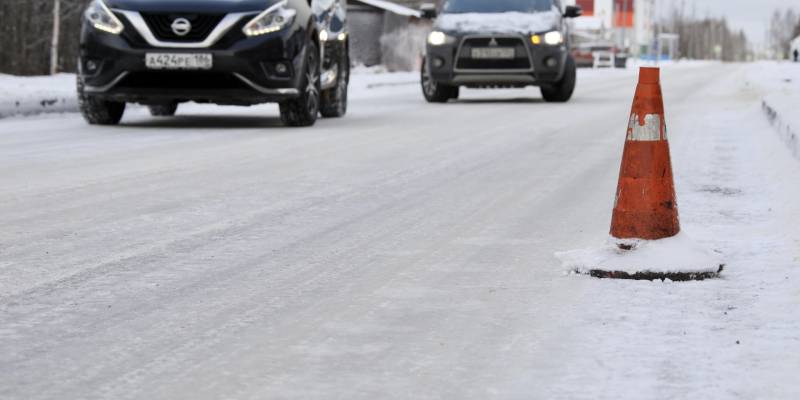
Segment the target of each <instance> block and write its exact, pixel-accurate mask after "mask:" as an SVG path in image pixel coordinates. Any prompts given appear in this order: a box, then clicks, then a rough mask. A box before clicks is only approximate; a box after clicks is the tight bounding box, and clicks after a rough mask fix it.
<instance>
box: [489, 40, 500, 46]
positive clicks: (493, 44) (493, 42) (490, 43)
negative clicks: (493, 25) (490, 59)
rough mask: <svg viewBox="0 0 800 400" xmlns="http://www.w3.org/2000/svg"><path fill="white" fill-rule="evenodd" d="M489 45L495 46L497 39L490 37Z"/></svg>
mask: <svg viewBox="0 0 800 400" xmlns="http://www.w3.org/2000/svg"><path fill="white" fill-rule="evenodd" d="M489 46H491V47H497V46H498V43H497V39H495V38H492V40H490V41H489Z"/></svg>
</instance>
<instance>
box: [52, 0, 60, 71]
mask: <svg viewBox="0 0 800 400" xmlns="http://www.w3.org/2000/svg"><path fill="white" fill-rule="evenodd" d="M60 34H61V0H53V38H52V41H51V42H50V75H55V74H57V73H58V39H59V35H60Z"/></svg>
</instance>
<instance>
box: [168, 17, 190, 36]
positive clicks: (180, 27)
mask: <svg viewBox="0 0 800 400" xmlns="http://www.w3.org/2000/svg"><path fill="white" fill-rule="evenodd" d="M172 31H173V32H175V34H176V35H178V36H186V35H188V34H189V32H191V31H192V23H191V22H189V20H188V19H186V18H177V19H175V21H172Z"/></svg>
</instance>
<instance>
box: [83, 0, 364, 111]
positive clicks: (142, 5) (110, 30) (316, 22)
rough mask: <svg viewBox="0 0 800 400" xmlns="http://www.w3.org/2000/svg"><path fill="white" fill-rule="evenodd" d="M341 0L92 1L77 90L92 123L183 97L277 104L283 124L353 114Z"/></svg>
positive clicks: (164, 106)
mask: <svg viewBox="0 0 800 400" xmlns="http://www.w3.org/2000/svg"><path fill="white" fill-rule="evenodd" d="M344 1H345V0H313V1H312V0H94V1H93V2H92V3H91V5H90V6H89V8H88V9H87V10H86V13H85V14H84V24H83V28H82V31H81V41H80V60H79V73H78V94H79V100H80V105H81V111H82V113H83V115H84V117H85V119H86V120H87V121H88V122H89V123H90V124H102V125H113V124H117V123H119V121H120V119H121V118H122V115H123V113H124V111H125V105H126V103H140V104H145V105H147V106H149V108H150V111H151V113H152V114H153V115H158V116H169V115H174V114H175V112H176V110H177V107H178V104H179V103H183V102H189V101H194V102H199V103H215V104H225V105H243V106H248V105H254V104H259V103H267V102H277V103H279V105H280V114H281V119H282V120H283V122H284V123H285V124H287V125H290V126H308V125H313V124H314V123H315V122H316V120H317V115H318V114H322V116H323V117H341V116H343V115H344V114H345V113H346V111H347V85H348V79H349V67H350V61H349V57H348V36H347V30H346V24H345V22H346V14H345V10H346V4H345V3H344Z"/></svg>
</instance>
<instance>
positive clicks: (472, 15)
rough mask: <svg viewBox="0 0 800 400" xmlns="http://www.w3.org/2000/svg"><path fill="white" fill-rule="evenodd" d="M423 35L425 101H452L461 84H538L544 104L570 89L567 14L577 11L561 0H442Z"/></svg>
mask: <svg viewBox="0 0 800 400" xmlns="http://www.w3.org/2000/svg"><path fill="white" fill-rule="evenodd" d="M425 14H426V16H428V17H429V18H436V22H435V23H434V26H433V32H431V33H430V35H429V36H428V43H427V46H426V54H425V59H424V61H423V63H422V79H421V81H422V93H423V94H424V96H425V99H426V100H428V101H429V102H438V103H444V102H447V101H448V100H450V99H457V98H458V95H459V88H460V87H461V86H466V87H475V88H495V87H500V88H505V87H525V86H539V87H540V88H541V91H542V96H543V97H544V99H545V101H548V102H566V101H568V100H569V99H570V98H571V97H572V93H573V90H574V89H575V81H576V76H575V75H576V72H575V68H576V67H575V60H574V59H573V58H572V56H571V55H570V49H569V46H570V43H569V26H568V25H567V24H566V21H565V19H566V18H574V17H578V16H580V15H581V9H580V8H579V7H575V6H567V7H566V8H562V4H561V0H491V1H486V0H446V1H445V2H444V5H443V7H442V13H441V14H440V15H439V16H438V17H436V12H435V9H433V8H427V9H426V10H425Z"/></svg>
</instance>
